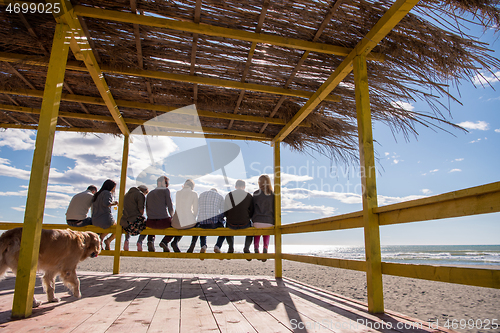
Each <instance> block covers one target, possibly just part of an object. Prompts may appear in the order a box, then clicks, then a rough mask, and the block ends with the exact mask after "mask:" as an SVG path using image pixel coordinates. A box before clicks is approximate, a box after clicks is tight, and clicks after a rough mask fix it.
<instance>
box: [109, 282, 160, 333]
mask: <svg viewBox="0 0 500 333" xmlns="http://www.w3.org/2000/svg"><path fill="white" fill-rule="evenodd" d="M166 281H167V280H166V279H163V278H153V279H151V280H150V281H149V283H148V284H147V285H146V287H144V289H142V290H141V292H140V293H139V294H138V295H137V296H136V297H135V299H134V300H133V301H132V302H131V303H130V304H129V305H128V307H127V308H126V309H125V311H123V312H122V313H121V314H120V316H119V317H118V318H117V319H116V320H115V321H114V323H113V324H112V325H111V326H110V327H109V329H108V330H106V333H114V332H118V333H121V332H134V333H140V332H144V333H146V332H147V331H148V329H149V325H150V323H151V321H152V320H153V316H154V315H155V312H156V311H157V307H158V303H159V302H160V298H161V296H162V294H163V291H164V290H165V286H166Z"/></svg>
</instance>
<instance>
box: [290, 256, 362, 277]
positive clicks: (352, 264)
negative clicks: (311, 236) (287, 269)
mask: <svg viewBox="0 0 500 333" xmlns="http://www.w3.org/2000/svg"><path fill="white" fill-rule="evenodd" d="M282 257H283V259H285V260H291V261H297V262H303V263H307V264H314V265H321V266H328V267H336V268H343V269H350V270H354V271H362V272H365V271H366V261H360V260H346V259H335V258H323V257H313V256H304V255H296V254H287V253H283V254H282Z"/></svg>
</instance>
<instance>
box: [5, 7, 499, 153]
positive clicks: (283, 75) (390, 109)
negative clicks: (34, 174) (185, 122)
mask: <svg viewBox="0 0 500 333" xmlns="http://www.w3.org/2000/svg"><path fill="white" fill-rule="evenodd" d="M73 4H75V5H76V4H78V5H82V6H87V7H98V8H103V9H107V10H112V11H119V12H126V13H132V12H133V13H137V14H141V15H146V16H150V17H163V18H169V19H173V20H177V21H181V22H195V23H198V22H199V23H202V24H208V25H212V26H217V27H226V28H231V29H238V30H242V31H248V32H260V33H262V34H267V35H274V36H281V37H288V38H294V39H300V40H304V41H312V42H316V43H323V44H330V45H336V46H342V47H345V48H349V49H352V48H354V47H355V46H356V44H357V43H358V42H359V41H360V40H361V39H362V38H363V37H364V36H365V35H366V34H367V33H368V32H369V31H370V29H371V28H372V27H373V26H374V25H375V24H376V23H377V21H378V20H379V19H380V18H381V17H382V15H383V14H384V13H385V12H386V11H387V9H388V8H389V7H390V6H391V5H392V4H393V2H391V1H386V0H383V1H365V0H352V1H351V0H337V1H319V0H299V1H285V0H283V1H273V0H271V1H269V0H250V1H231V0H225V1H216V0H201V1H200V0H198V1H196V0H192V1H181V0H179V1H140V0H137V1H135V0H132V1H130V0H114V1H98V0H83V1H78V2H76V1H73ZM134 5H135V6H136V8H135V9H134V10H132V7H133V6H134ZM131 6H132V7H131ZM4 9H5V8H2V10H1V11H0V20H1V22H7V24H2V25H0V52H1V53H0V59H1V60H7V61H3V62H0V78H1V79H0V90H1V91H0V92H1V94H0V104H2V105H3V110H4V111H0V123H1V124H2V125H1V126H2V127H15V126H18V127H29V125H36V124H37V120H38V115H36V113H33V112H36V110H30V109H20V108H19V107H28V108H34V109H37V108H40V105H41V99H40V98H39V97H40V91H41V90H43V88H44V83H45V75H46V71H47V67H46V65H45V66H44V65H43V63H44V62H45V63H47V62H48V55H49V52H50V49H51V45H52V37H53V34H54V29H55V25H56V22H55V20H54V17H53V16H51V15H49V14H45V15H40V14H24V15H23V16H21V15H16V14H9V13H6V11H5V10H4ZM472 17H475V20H476V22H480V24H482V25H483V26H485V27H498V26H499V23H500V10H499V6H498V1H497V0H494V1H489V0H475V1H467V0H465V1H462V0H452V1H437V0H422V1H421V2H420V3H419V4H418V5H417V6H416V7H414V8H413V9H412V10H411V12H410V14H408V15H407V16H406V17H405V18H403V20H402V21H401V22H400V23H399V24H398V25H397V26H396V28H395V29H393V31H392V32H390V33H389V34H388V35H387V37H386V38H384V39H383V40H382V42H380V43H379V45H377V46H376V47H375V48H374V49H373V52H372V53H375V54H381V55H383V56H384V57H385V61H383V62H382V61H371V60H370V61H368V73H369V84H370V99H371V110H372V117H373V119H374V120H375V121H382V122H385V123H387V124H388V125H389V126H390V127H391V129H392V130H395V131H403V132H404V133H405V134H409V133H412V132H414V127H415V124H416V123H421V124H424V125H426V126H438V127H441V126H443V125H444V123H445V122H446V120H447V117H446V115H447V112H442V111H446V108H444V107H442V106H441V105H440V104H439V100H438V99H439V97H440V96H445V95H446V94H448V88H447V87H446V84H449V83H452V82H456V81H457V80H462V79H469V80H470V79H472V77H473V76H475V75H477V74H479V73H480V72H484V71H490V72H495V71H496V70H498V68H500V62H499V60H498V59H496V58H493V57H492V56H491V55H490V53H489V52H488V50H487V45H484V44H482V43H480V42H478V41H476V40H474V39H472V38H470V37H469V36H467V35H466V34H464V33H462V31H461V27H462V24H463V23H465V22H466V20H467V19H468V18H472ZM435 18H439V20H435ZM80 22H81V23H82V26H86V28H87V29H88V35H89V37H90V41H91V42H90V45H91V46H92V48H93V49H94V54H95V55H96V58H97V61H98V62H99V63H100V65H101V67H102V68H103V71H104V73H105V79H106V81H107V84H108V85H109V87H110V91H111V93H112V95H113V97H114V98H115V100H116V101H117V105H118V107H119V110H120V112H121V113H122V115H123V117H124V118H125V119H127V120H133V119H135V120H148V119H151V118H153V117H155V116H156V115H158V114H161V113H162V111H164V110H165V108H178V107H182V106H186V105H189V104H193V103H195V104H196V107H197V109H198V110H201V111H203V112H205V114H206V115H208V117H205V116H202V117H200V120H201V124H202V126H204V129H205V131H206V132H210V130H209V129H210V128H213V129H221V130H236V131H239V132H242V133H243V132H251V133H263V134H264V135H265V137H266V138H272V137H274V136H275V135H276V134H278V132H279V131H280V129H281V128H282V127H283V123H284V122H286V121H289V120H290V119H291V118H292V117H293V116H294V115H295V114H296V113H297V112H298V110H299V109H300V108H301V107H302V106H303V105H304V103H305V102H306V101H307V98H305V97H303V96H284V95H279V94H274V93H269V92H261V91H259V89H253V90H246V91H245V90H244V89H241V88H239V89H236V88H228V87H217V86H214V85H211V84H210V85H209V84H204V83H200V84H195V83H192V82H196V80H197V79H200V78H211V79H222V80H226V81H224V82H225V83H227V81H231V82H233V83H234V84H235V85H237V84H241V83H248V84H254V85H259V86H266V87H267V88H269V87H277V88H286V89H290V90H294V91H301V92H309V94H312V93H313V92H315V91H316V90H317V89H318V88H319V87H320V86H321V84H322V83H323V82H324V81H325V80H326V79H327V78H328V77H329V75H330V74H331V73H332V72H334V70H335V69H336V68H337V66H338V65H339V64H340V63H341V62H342V60H343V58H344V56H340V55H332V54H326V53H319V52H310V53H308V55H307V57H305V56H304V53H305V51H303V50H299V49H290V48H286V47H283V46H276V45H271V44H266V43H257V44H256V46H255V51H254V52H253V54H251V55H250V56H249V53H251V52H250V51H251V48H252V42H250V41H245V40H237V39H231V38H225V37H216V36H211V35H206V34H193V33H188V32H183V31H177V30H170V29H165V28H157V27H153V26H148V25H134V24H131V23H122V22H117V21H111V20H106V19H99V18H90V17H81V18H80ZM138 36H140V42H139V40H138V38H137V37H138ZM141 54H142V56H141ZM19 55H22V56H30V57H28V58H26V57H24V58H23V57H21V56H19ZM138 55H139V56H138ZM15 57H17V58H23V59H24V61H23V60H17V61H14V58H15ZM301 58H302V60H301ZM26 59H28V60H30V61H26ZM33 59H36V62H37V63H36V64H34V63H33ZM304 59H305V60H304ZM369 59H371V58H369ZM69 64H70V65H71V66H68V70H67V71H66V76H65V83H66V84H65V86H64V89H63V93H65V94H69V95H66V96H65V98H64V99H63V101H62V102H61V108H60V112H63V113H73V114H90V115H98V116H107V117H109V116H110V113H109V111H108V109H107V108H106V106H104V105H103V103H102V102H100V103H99V98H98V99H97V101H96V99H93V100H92V99H88V98H87V99H85V97H74V96H73V95H78V96H87V97H100V95H99V91H98V90H97V88H96V86H95V85H94V83H93V81H92V78H91V77H90V75H89V74H88V72H86V71H85V70H75V69H78V67H83V68H84V65H83V64H82V63H79V62H78V61H77V60H76V59H75V58H74V56H73V54H72V53H71V52H70V59H69ZM145 70H147V71H153V72H155V73H158V72H161V73H167V74H178V75H182V77H179V78H181V79H182V80H174V79H172V78H171V77H170V78H169V80H165V79H158V78H147V77H144V75H142V74H144V72H142V74H141V75H142V76H130V75H126V74H130V73H131V72H134V71H136V72H137V71H139V72H140V71H145ZM124 73H125V74H124ZM353 82H354V80H353V75H352V73H351V74H350V75H348V76H347V77H346V78H345V79H344V80H343V82H342V83H341V84H340V85H339V86H338V87H336V88H335V89H334V90H333V92H332V93H331V94H330V96H331V98H330V99H331V100H329V101H323V102H321V104H320V105H319V107H317V108H316V109H315V110H314V112H312V113H311V114H310V115H309V116H308V117H307V118H306V125H307V126H302V127H298V128H296V129H295V130H294V131H293V132H292V133H291V134H290V135H288V136H287V137H286V139H285V140H284V142H285V143H287V144H289V145H290V146H292V147H294V148H296V149H299V150H303V149H305V148H307V147H311V148H315V149H317V150H320V151H322V152H324V153H326V154H328V155H330V156H333V157H336V158H339V157H350V156H353V155H355V152H356V150H357V130H356V106H355V101H354V90H353ZM231 85H232V83H230V84H229V86H231ZM245 87H247V86H245ZM248 87H250V86H248ZM23 90H29V91H23ZM33 90H36V91H33ZM13 91H14V92H13ZM37 96H38V97H37ZM335 99H338V101H334V100H335ZM415 100H426V101H428V102H429V103H430V104H431V105H433V107H434V108H433V110H434V113H433V114H420V113H417V112H411V111H408V110H404V109H402V108H401V107H398V105H397V104H396V103H395V102H397V101H403V102H412V101H415ZM130 102H140V103H143V104H140V105H137V104H134V105H132V104H130ZM5 105H7V106H9V105H10V106H18V108H17V110H18V111H24V112H17V111H15V108H10V109H9V108H8V107H5ZM7 110H9V111H7ZM27 112H28V113H27ZM29 112H32V113H31V114H30V113H29ZM214 112H216V113H218V114H220V115H221V117H222V118H217V117H216V116H217V114H215V115H214V114H213V113H214ZM234 113H236V114H239V115H248V116H258V117H268V118H277V119H280V120H281V122H278V123H269V124H267V125H266V124H265V123H262V122H254V121H241V120H231V119H227V118H228V117H224V115H225V116H227V115H232V114H234ZM229 118H230V117H229ZM102 119H104V118H102ZM127 123H128V126H129V129H130V130H133V129H134V128H135V127H137V126H139V125H138V124H139V123H140V122H137V121H135V122H134V121H132V122H131V123H130V122H127ZM58 125H59V126H60V128H61V129H64V128H69V129H71V128H76V129H78V130H89V131H92V130H94V131H101V132H109V133H116V134H119V133H120V131H119V128H118V126H117V125H116V124H115V123H113V122H109V121H99V120H98V121H95V120H86V119H78V118H77V117H65V118H60V120H59V123H58ZM444 126H447V125H444ZM207 129H208V130H207ZM214 131H215V130H214ZM215 132H217V133H225V132H224V131H215ZM227 133H232V132H229V131H228V132H227Z"/></svg>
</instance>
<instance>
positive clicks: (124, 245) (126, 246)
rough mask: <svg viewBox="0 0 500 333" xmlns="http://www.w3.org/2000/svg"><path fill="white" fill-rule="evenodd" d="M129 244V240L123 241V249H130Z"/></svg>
mask: <svg viewBox="0 0 500 333" xmlns="http://www.w3.org/2000/svg"><path fill="white" fill-rule="evenodd" d="M128 245H129V242H128V240H126V241H125V242H123V251H128V250H129V249H128Z"/></svg>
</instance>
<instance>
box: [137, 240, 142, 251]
mask: <svg viewBox="0 0 500 333" xmlns="http://www.w3.org/2000/svg"><path fill="white" fill-rule="evenodd" d="M137 252H142V243H139V242H137Z"/></svg>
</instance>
